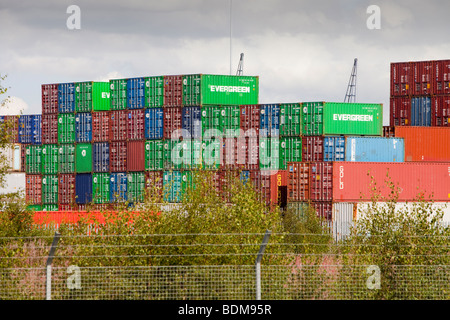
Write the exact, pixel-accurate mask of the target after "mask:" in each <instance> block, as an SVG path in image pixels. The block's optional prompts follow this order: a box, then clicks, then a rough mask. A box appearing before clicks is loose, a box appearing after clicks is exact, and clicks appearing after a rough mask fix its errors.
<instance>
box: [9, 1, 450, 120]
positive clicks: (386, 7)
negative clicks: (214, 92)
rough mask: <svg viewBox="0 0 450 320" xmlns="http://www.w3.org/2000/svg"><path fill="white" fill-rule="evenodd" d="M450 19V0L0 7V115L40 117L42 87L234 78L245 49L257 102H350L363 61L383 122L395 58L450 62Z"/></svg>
mask: <svg viewBox="0 0 450 320" xmlns="http://www.w3.org/2000/svg"><path fill="white" fill-rule="evenodd" d="M71 5H76V6H78V7H79V8H80V15H79V17H80V20H79V25H80V29H69V28H68V26H67V23H68V20H69V25H71V23H72V24H73V23H74V22H76V20H73V19H74V18H76V17H75V16H74V15H73V12H72V11H70V12H69V13H67V9H68V7H69V6H71ZM372 5H375V6H378V8H379V9H380V20H379V26H380V29H370V28H368V22H369V25H374V23H375V24H376V23H377V21H378V20H376V18H377V16H376V13H375V15H374V12H373V11H370V12H368V8H369V6H372ZM449 12H450V1H447V0H441V1H439V0H431V1H418V0H399V1H387V0H370V1H366V0H340V1H339V0H327V1H325V0H315V1H311V0H309V1H306V0H164V1H161V0H158V1H156V0H148V1H138V0H127V1H123V0H122V1H116V0H110V1H103V0H102V1H87V0H85V1H79V0H40V1H32V0H24V1H17V0H0V28H1V29H0V30H1V32H0V48H1V50H0V74H1V75H5V74H6V75H7V78H6V80H4V81H2V82H1V84H2V85H3V86H6V87H8V88H10V89H9V90H8V94H9V95H10V96H11V102H10V103H9V105H8V108H2V109H0V113H2V114H7V113H17V112H18V110H22V111H23V113H25V114H38V113H41V96H40V95H41V84H44V83H62V82H76V81H88V80H92V81H107V80H109V79H114V78H131V77H139V76H153V75H173V74H193V73H205V74H230V73H231V74H235V73H236V70H237V66H238V63H239V55H240V53H244V74H245V75H257V76H259V77H260V103H277V102H301V101H337V102H340V101H343V100H344V97H345V93H346V90H347V84H348V81H349V77H350V73H351V69H352V65H353V60H354V58H358V78H357V102H368V103H369V102H370V103H383V104H384V112H385V114H384V124H385V125H386V124H387V123H388V118H389V117H388V112H389V78H390V63H391V62H401V61H417V60H439V59H449V58H450V38H449V37H448V34H449V31H450V23H449V20H448V14H449ZM374 19H375V20H374ZM230 23H231V27H230ZM0 98H5V97H0Z"/></svg>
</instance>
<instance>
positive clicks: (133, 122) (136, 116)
mask: <svg viewBox="0 0 450 320" xmlns="http://www.w3.org/2000/svg"><path fill="white" fill-rule="evenodd" d="M127 127H128V136H127V138H128V140H144V139H145V110H144V109H136V110H128V124H127Z"/></svg>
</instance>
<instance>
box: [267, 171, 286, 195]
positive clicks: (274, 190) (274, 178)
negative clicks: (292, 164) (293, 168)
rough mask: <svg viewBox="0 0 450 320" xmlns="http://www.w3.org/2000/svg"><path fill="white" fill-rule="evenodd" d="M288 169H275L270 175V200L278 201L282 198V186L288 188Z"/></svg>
mask: <svg viewBox="0 0 450 320" xmlns="http://www.w3.org/2000/svg"><path fill="white" fill-rule="evenodd" d="M287 179H288V174H287V170H278V171H273V172H272V174H271V175H270V201H271V202H272V203H278V202H279V200H280V198H281V190H282V188H283V187H284V188H287Z"/></svg>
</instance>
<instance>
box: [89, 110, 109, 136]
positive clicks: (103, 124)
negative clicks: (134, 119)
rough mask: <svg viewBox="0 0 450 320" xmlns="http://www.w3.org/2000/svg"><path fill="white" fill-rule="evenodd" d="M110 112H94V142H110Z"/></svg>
mask: <svg viewBox="0 0 450 320" xmlns="http://www.w3.org/2000/svg"><path fill="white" fill-rule="evenodd" d="M109 116H110V115H109V112H108V111H95V112H92V142H108V141H109V132H110V130H109Z"/></svg>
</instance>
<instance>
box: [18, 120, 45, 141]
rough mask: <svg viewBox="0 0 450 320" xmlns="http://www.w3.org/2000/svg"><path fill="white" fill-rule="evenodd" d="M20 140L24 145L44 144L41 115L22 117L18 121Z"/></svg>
mask: <svg viewBox="0 0 450 320" xmlns="http://www.w3.org/2000/svg"><path fill="white" fill-rule="evenodd" d="M18 138H19V143H22V144H28V143H30V144H41V143H42V116H41V115H40V114H29V115H21V116H19V120H18Z"/></svg>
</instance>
